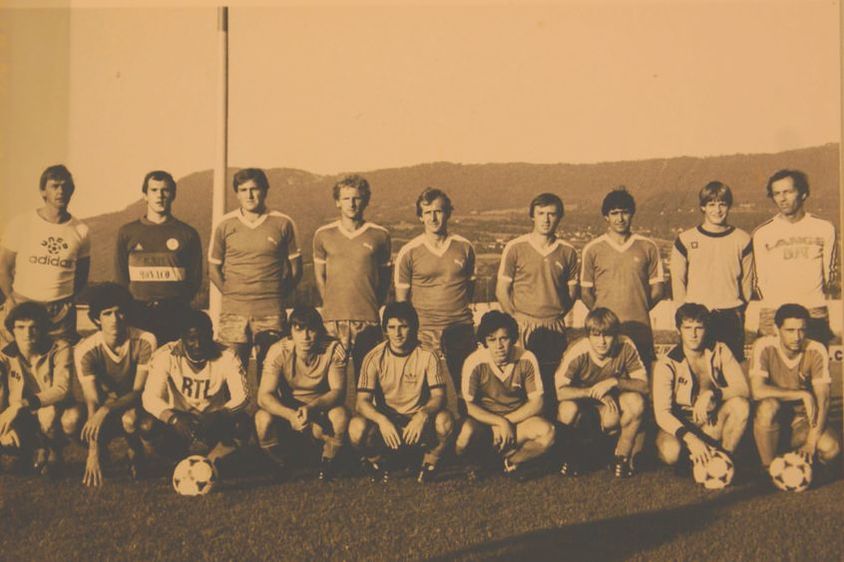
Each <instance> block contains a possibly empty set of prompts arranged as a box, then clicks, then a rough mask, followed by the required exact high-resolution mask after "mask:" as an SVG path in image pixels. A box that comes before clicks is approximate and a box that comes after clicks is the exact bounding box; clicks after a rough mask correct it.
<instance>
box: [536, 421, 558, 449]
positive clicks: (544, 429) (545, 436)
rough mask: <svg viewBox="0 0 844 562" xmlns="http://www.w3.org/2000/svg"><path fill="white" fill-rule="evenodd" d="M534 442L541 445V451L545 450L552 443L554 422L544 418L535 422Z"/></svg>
mask: <svg viewBox="0 0 844 562" xmlns="http://www.w3.org/2000/svg"><path fill="white" fill-rule="evenodd" d="M537 426H538V427H537V431H536V439H535V440H536V443H537V445H539V446H540V447H542V450H543V451H547V450H548V449H550V448H551V447H552V446H553V445H554V437H555V434H556V432H555V429H554V424H552V423H548V422H547V421H545V420H540V422H539V423H538V424H537Z"/></svg>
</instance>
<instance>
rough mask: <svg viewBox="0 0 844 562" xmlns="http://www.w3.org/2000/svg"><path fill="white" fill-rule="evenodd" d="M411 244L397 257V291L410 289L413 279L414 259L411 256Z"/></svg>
mask: <svg viewBox="0 0 844 562" xmlns="http://www.w3.org/2000/svg"><path fill="white" fill-rule="evenodd" d="M410 244H411V243H410V242H408V243H407V244H405V245H404V246H403V247H402V249H401V250H399V255H398V256H396V267H395V272H394V276H395V280H394V284H395V286H396V288H397V289H409V288H410V284H411V280H412V278H413V257H412V256H411V255H410V253H411V247H410Z"/></svg>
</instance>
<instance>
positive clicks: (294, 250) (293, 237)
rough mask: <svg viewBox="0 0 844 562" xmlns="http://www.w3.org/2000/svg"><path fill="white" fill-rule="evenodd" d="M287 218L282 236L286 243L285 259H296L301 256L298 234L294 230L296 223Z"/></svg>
mask: <svg viewBox="0 0 844 562" xmlns="http://www.w3.org/2000/svg"><path fill="white" fill-rule="evenodd" d="M286 218H287V225H286V226H285V229H284V231H285V232H284V234H285V238H286V242H287V259H289V260H292V259H296V258H298V257H299V256H301V255H302V252H301V251H300V250H299V234H298V231H297V229H296V223H295V222H293V219H291V218H290V217H286Z"/></svg>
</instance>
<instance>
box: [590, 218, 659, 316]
mask: <svg viewBox="0 0 844 562" xmlns="http://www.w3.org/2000/svg"><path fill="white" fill-rule="evenodd" d="M582 261H583V266H582V268H581V274H580V285H581V287H586V288H588V287H594V289H595V299H596V302H595V306H596V307H598V306H601V307H605V308H609V309H610V310H612V311H613V312H615V313H616V315H617V316H618V318H619V319H620V320H621V321H622V322H638V323H641V324H644V325H645V326H650V325H651V319H650V314H649V310H650V309H649V308H648V301H649V299H650V285H653V284H656V283H661V282H662V281H663V277H664V274H663V268H662V261H661V260H660V257H659V249H658V248H657V246H656V244H654V242H653V241H651V240H649V239H647V238H645V237H644V236H640V235H638V234H633V235H631V236H630V238H628V239H627V242H625V243H624V244H623V245H621V246H619V245H618V244H616V243H615V242H613V241H612V240H611V239H610V237H609V236H607V235H606V234H604V235H602V236H599V237H598V238H596V239H595V240H593V241H591V242H590V243H589V244H587V245H586V246H585V247H584V248H583V257H582Z"/></svg>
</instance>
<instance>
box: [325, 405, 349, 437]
mask: <svg viewBox="0 0 844 562" xmlns="http://www.w3.org/2000/svg"><path fill="white" fill-rule="evenodd" d="M328 420H329V421H330V422H331V428H332V429H333V430H334V434H335V435H338V434H341V433H346V430H347V429H348V428H349V412H348V411H346V408H344V407H343V406H337V407H336V408H332V409H331V410H329V411H328Z"/></svg>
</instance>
